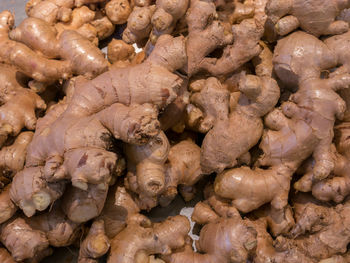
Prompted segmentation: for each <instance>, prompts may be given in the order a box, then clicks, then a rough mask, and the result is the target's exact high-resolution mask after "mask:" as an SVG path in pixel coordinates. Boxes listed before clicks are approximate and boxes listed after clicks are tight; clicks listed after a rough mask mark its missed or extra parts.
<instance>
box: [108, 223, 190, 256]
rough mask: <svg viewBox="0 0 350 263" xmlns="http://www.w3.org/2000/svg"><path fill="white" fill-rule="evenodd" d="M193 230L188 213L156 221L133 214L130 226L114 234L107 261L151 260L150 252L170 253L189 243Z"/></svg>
mask: <svg viewBox="0 0 350 263" xmlns="http://www.w3.org/2000/svg"><path fill="white" fill-rule="evenodd" d="M189 230H190V224H189V222H188V220H187V218H186V217H184V216H174V217H169V218H168V219H166V220H165V221H163V222H162V223H155V224H152V223H151V222H150V221H149V220H148V219H147V218H146V217H137V218H135V219H132V218H131V219H130V220H129V222H128V224H127V227H126V228H125V229H124V230H123V231H121V232H120V233H119V234H117V235H116V236H115V237H114V238H113V240H112V242H111V252H110V255H109V258H108V261H107V262H113V263H133V262H148V260H149V255H152V254H153V255H154V254H161V255H169V254H171V252H172V250H173V249H177V248H180V247H182V246H184V245H185V237H186V236H187V234H188V232H189Z"/></svg>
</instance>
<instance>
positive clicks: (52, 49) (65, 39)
mask: <svg viewBox="0 0 350 263" xmlns="http://www.w3.org/2000/svg"><path fill="white" fill-rule="evenodd" d="M9 37H10V39H11V40H13V41H16V42H21V43H23V44H25V45H26V46H28V47H29V48H31V49H33V50H35V51H37V52H40V53H41V54H43V55H44V56H46V57H48V58H61V59H62V60H63V61H68V65H67V67H68V70H70V71H71V72H70V73H69V74H70V75H85V76H87V77H89V78H92V77H95V76H97V75H99V74H101V73H102V72H104V71H106V70H107V67H108V64H107V60H106V59H105V58H104V55H103V53H102V52H101V51H100V50H99V49H98V47H96V46H94V45H93V44H92V43H90V41H89V40H87V39H85V38H84V37H83V36H81V35H80V34H78V33H77V32H75V31H73V30H64V31H63V32H62V33H61V34H59V35H57V30H56V29H55V28H54V27H52V26H51V25H50V24H48V23H47V22H45V21H43V20H40V19H37V18H26V19H24V20H23V21H22V22H21V24H20V25H19V26H18V27H17V28H15V29H13V30H12V31H11V32H10V33H9ZM10 43H12V42H10ZM17 46H18V45H17ZM17 48H18V47H17ZM17 48H16V47H14V50H16V49H17ZM50 61H52V63H54V62H57V63H58V62H60V61H58V60H50ZM12 62H13V64H14V65H17V64H16V61H15V60H12ZM38 70H40V69H38ZM47 70H48V69H43V71H42V72H40V71H39V72H37V73H34V72H33V74H36V75H38V77H39V76H40V75H42V77H43V78H44V79H43V81H45V80H46V81H52V80H57V78H53V79H49V77H50V76H48V75H47V73H46V71H47ZM24 73H26V72H24ZM33 77H35V75H34V76H33ZM63 78H64V77H63ZM39 80H40V79H39Z"/></svg>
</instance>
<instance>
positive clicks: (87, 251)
mask: <svg viewBox="0 0 350 263" xmlns="http://www.w3.org/2000/svg"><path fill="white" fill-rule="evenodd" d="M109 247H110V244H109V240H108V237H107V236H106V234H105V229H104V222H103V220H97V221H94V222H93V223H92V225H91V228H90V230H89V233H88V235H87V236H86V238H85V239H84V241H83V242H82V244H81V245H80V250H79V258H78V263H97V262H98V258H100V257H102V256H103V255H105V254H106V253H107V252H108V250H109Z"/></svg>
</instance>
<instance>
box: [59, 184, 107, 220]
mask: <svg viewBox="0 0 350 263" xmlns="http://www.w3.org/2000/svg"><path fill="white" fill-rule="evenodd" d="M107 192H108V188H104V189H99V187H98V186H96V185H93V184H90V185H89V186H88V188H87V189H86V190H81V189H79V188H76V187H73V186H68V187H67V190H66V191H65V192H64V195H63V197H62V210H63V211H64V213H65V214H66V215H67V217H68V218H69V219H70V220H72V221H73V222H76V223H83V222H87V221H89V220H90V219H93V218H95V217H97V216H98V215H99V214H100V213H101V211H102V209H103V206H104V203H105V201H106V197H107Z"/></svg>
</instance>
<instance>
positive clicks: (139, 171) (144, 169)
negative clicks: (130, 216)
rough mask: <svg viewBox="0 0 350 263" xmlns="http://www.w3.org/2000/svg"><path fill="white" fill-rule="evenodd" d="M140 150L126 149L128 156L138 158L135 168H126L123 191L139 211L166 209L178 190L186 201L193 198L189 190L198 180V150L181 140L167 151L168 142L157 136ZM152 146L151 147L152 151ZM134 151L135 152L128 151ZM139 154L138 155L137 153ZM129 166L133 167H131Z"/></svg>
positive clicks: (162, 136)
mask: <svg viewBox="0 0 350 263" xmlns="http://www.w3.org/2000/svg"><path fill="white" fill-rule="evenodd" d="M158 138H161V140H159V141H158V143H157V137H156V138H155V140H154V141H151V142H150V143H149V144H146V145H144V146H131V147H129V146H127V147H129V148H128V149H127V154H128V155H129V156H133V159H134V158H135V156H140V157H143V158H139V162H138V163H137V165H136V173H135V172H132V171H135V168H133V167H129V168H130V169H129V173H128V175H127V178H126V182H125V183H126V187H127V188H128V189H130V190H131V191H132V192H134V193H137V194H138V197H137V198H136V199H135V201H136V202H137V204H138V206H139V207H140V209H147V210H149V209H151V208H153V207H155V206H156V205H157V204H158V203H159V204H160V205H162V206H167V205H168V204H169V203H170V202H171V201H172V200H173V199H174V198H175V197H176V195H177V193H178V190H177V187H178V186H179V188H180V189H179V190H180V193H181V195H182V196H183V197H184V199H185V200H186V201H189V200H191V199H192V198H193V194H194V192H193V191H194V189H193V186H194V185H195V184H196V183H197V182H198V181H199V180H200V178H201V177H202V172H201V167H200V159H199V158H200V148H199V147H198V146H197V145H196V144H195V143H194V142H192V141H191V140H190V139H188V140H183V141H181V142H179V143H177V144H175V145H174V146H172V147H171V148H170V150H169V147H170V146H169V142H168V139H167V138H166V136H165V135H164V134H163V133H161V135H160V136H158ZM152 146H153V147H152ZM131 150H135V151H131ZM137 150H138V151H141V152H138V151H137ZM132 165H133V164H132Z"/></svg>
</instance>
